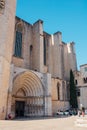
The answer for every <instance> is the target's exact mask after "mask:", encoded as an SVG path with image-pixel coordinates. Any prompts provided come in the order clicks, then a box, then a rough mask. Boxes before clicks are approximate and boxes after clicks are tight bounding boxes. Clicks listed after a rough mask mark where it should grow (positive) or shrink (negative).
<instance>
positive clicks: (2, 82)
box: [0, 0, 16, 119]
mask: <svg viewBox="0 0 87 130" xmlns="http://www.w3.org/2000/svg"><path fill="white" fill-rule="evenodd" d="M3 2H4V7H3V8H1V6H0V119H5V116H6V105H7V93H8V88H9V79H10V64H11V59H12V48H13V35H14V24H15V9H16V0H3Z"/></svg>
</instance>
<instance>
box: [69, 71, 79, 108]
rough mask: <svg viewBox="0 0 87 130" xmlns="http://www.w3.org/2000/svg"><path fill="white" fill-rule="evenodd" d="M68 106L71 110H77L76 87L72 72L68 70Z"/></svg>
mask: <svg viewBox="0 0 87 130" xmlns="http://www.w3.org/2000/svg"><path fill="white" fill-rule="evenodd" d="M70 106H71V107H72V108H78V103H77V94H76V86H75V83H74V75H73V72H72V70H70Z"/></svg>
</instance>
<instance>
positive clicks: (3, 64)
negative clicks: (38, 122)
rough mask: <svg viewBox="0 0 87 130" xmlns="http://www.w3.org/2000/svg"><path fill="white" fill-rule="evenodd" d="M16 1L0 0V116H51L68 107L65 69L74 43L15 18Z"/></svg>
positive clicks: (71, 59)
mask: <svg viewBox="0 0 87 130" xmlns="http://www.w3.org/2000/svg"><path fill="white" fill-rule="evenodd" d="M15 9H16V0H0V119H5V118H6V117H7V116H8V114H9V113H11V114H12V115H13V116H14V117H22V116H29V117H32V116H33V117H34V116H52V115H53V114H55V113H56V112H57V111H58V110H65V109H68V108H69V72H70V69H72V70H73V71H75V70H76V69H77V65H76V55H75V50H74V42H71V43H68V44H66V43H64V42H63V41H62V33H61V32H56V33H54V34H52V35H51V34H48V33H47V32H45V31H44V30H43V21H42V20H38V21H36V22H35V23H34V24H33V25H31V24H29V23H28V22H26V21H24V20H22V19H20V18H18V17H15Z"/></svg>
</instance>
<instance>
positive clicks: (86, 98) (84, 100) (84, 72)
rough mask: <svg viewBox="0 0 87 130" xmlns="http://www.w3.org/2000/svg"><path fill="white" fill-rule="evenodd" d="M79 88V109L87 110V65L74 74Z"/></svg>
mask: <svg viewBox="0 0 87 130" xmlns="http://www.w3.org/2000/svg"><path fill="white" fill-rule="evenodd" d="M74 75H75V83H76V86H77V96H78V107H79V109H80V108H81V107H82V106H83V107H85V108H86V109H87V64H84V65H81V66H80V71H77V72H74Z"/></svg>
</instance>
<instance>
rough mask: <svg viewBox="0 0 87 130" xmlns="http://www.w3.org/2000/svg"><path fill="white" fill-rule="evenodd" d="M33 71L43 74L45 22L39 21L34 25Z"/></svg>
mask: <svg viewBox="0 0 87 130" xmlns="http://www.w3.org/2000/svg"><path fill="white" fill-rule="evenodd" d="M32 57H33V59H32V68H33V70H36V71H39V72H42V73H43V21H41V20H39V21H37V22H36V23H34V25H33V56H32Z"/></svg>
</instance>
